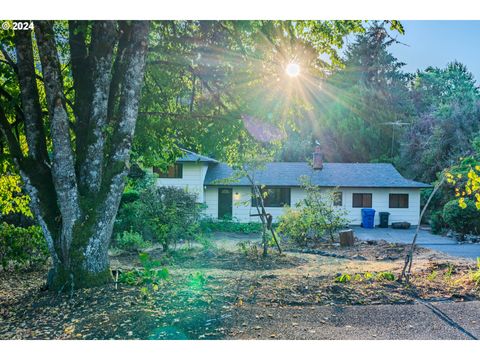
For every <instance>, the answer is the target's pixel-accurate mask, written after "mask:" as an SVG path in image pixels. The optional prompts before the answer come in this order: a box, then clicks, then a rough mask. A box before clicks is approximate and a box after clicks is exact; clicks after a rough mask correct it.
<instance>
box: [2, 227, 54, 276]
mask: <svg viewBox="0 0 480 360" xmlns="http://www.w3.org/2000/svg"><path fill="white" fill-rule="evenodd" d="M48 257H49V252H48V248H47V243H46V241H45V238H44V236H43V233H42V230H41V228H40V227H39V226H30V227H27V228H21V227H16V226H14V225H10V224H7V223H1V224H0V264H1V266H2V268H3V269H6V268H8V267H9V266H10V265H13V266H14V267H15V268H20V267H23V268H32V267H34V266H37V265H41V264H44V263H45V262H46V261H47V259H48Z"/></svg>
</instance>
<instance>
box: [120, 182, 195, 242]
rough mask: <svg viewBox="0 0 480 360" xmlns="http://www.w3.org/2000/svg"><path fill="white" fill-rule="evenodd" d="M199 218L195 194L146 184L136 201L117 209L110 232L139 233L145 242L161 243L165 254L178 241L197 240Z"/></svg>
mask: <svg viewBox="0 0 480 360" xmlns="http://www.w3.org/2000/svg"><path fill="white" fill-rule="evenodd" d="M199 216H200V205H199V204H197V203H196V195H195V194H191V193H189V192H187V191H185V190H183V189H180V188H177V187H158V186H156V185H155V184H154V183H150V184H149V186H148V187H146V188H144V189H143V190H141V192H140V193H139V198H138V200H135V201H133V202H128V203H124V204H123V205H122V206H121V208H120V210H119V213H118V216H117V220H116V223H115V229H114V230H115V234H122V233H123V232H125V231H134V232H137V233H140V234H141V235H142V237H143V239H145V241H148V242H152V243H158V244H161V245H162V246H163V248H164V250H165V251H166V250H168V249H169V248H170V247H171V246H172V245H173V246H175V245H176V244H177V243H178V242H179V241H180V240H184V241H195V240H196V239H197V238H198V233H199V227H198V219H199Z"/></svg>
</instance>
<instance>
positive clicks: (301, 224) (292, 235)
mask: <svg viewBox="0 0 480 360" xmlns="http://www.w3.org/2000/svg"><path fill="white" fill-rule="evenodd" d="M305 215H306V214H305V211H302V210H298V209H292V208H290V207H286V208H285V209H284V213H283V214H282V216H281V217H280V222H279V223H278V227H277V231H278V232H279V233H280V234H281V235H282V236H284V237H286V238H287V239H289V240H291V241H293V242H295V243H296V244H300V245H304V246H306V245H307V244H308V238H309V230H310V229H311V228H312V224H311V219H310V218H308V217H307V216H305Z"/></svg>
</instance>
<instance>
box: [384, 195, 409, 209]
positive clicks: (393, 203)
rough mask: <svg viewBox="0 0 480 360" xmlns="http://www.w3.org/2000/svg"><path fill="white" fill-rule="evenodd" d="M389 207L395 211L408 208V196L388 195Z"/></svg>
mask: <svg viewBox="0 0 480 360" xmlns="http://www.w3.org/2000/svg"><path fill="white" fill-rule="evenodd" d="M389 197H390V198H389V207H390V208H393V209H395V208H397V209H407V208H408V194H390V196H389Z"/></svg>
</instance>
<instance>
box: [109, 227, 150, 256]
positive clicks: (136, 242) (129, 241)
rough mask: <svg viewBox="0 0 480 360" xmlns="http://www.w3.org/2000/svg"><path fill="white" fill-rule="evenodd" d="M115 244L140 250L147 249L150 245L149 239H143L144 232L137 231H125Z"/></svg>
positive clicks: (129, 249)
mask: <svg viewBox="0 0 480 360" xmlns="http://www.w3.org/2000/svg"><path fill="white" fill-rule="evenodd" d="M115 244H116V245H117V246H118V247H119V248H120V249H123V250H127V251H138V250H141V249H145V248H146V247H148V246H149V245H150V243H148V242H147V241H144V240H143V236H142V234H140V233H138V232H135V231H124V232H123V233H121V234H119V235H118V236H117V238H116V241H115Z"/></svg>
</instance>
